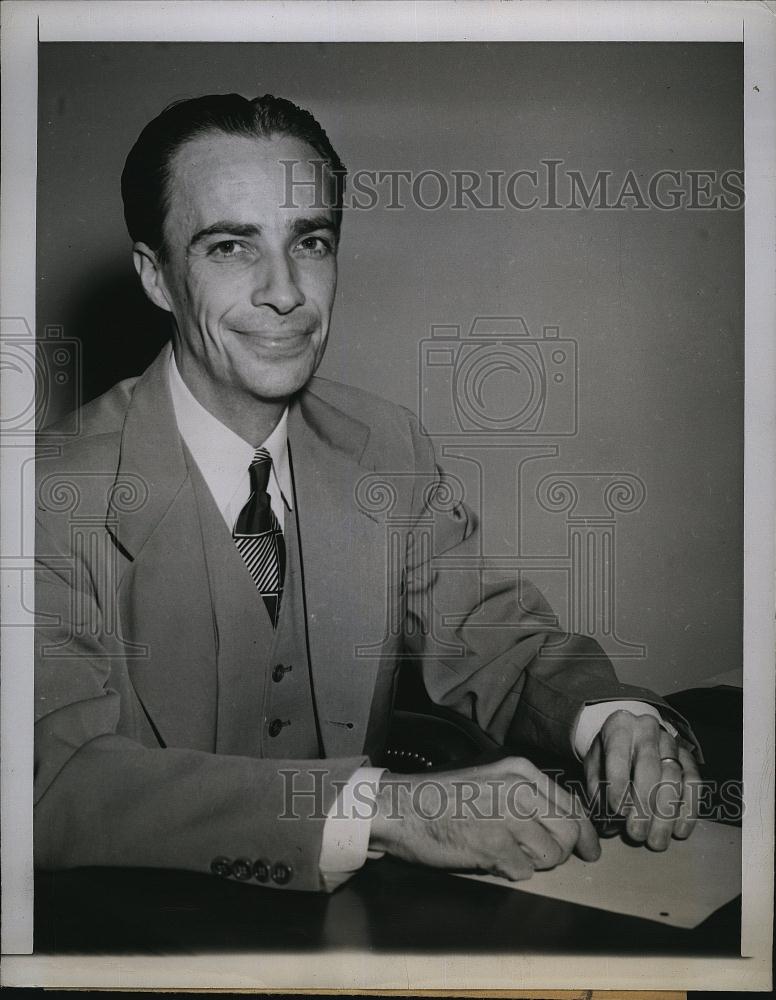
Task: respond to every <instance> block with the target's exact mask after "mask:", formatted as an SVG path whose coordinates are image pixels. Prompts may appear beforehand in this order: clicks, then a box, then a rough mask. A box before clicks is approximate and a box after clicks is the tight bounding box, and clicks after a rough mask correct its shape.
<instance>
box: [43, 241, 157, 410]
mask: <svg viewBox="0 0 776 1000" xmlns="http://www.w3.org/2000/svg"><path fill="white" fill-rule="evenodd" d="M62 306H63V309H62V315H63V318H64V322H63V326H64V334H65V336H66V337H68V338H74V339H77V340H78V341H79V342H80V354H81V359H80V363H81V366H82V367H81V402H82V403H88V402H89V401H90V400H92V399H94V398H95V397H97V396H99V395H101V394H102V393H104V392H107V390H108V389H110V388H111V386H113V385H115V384H116V382H119V381H121V380H122V379H125V378H130V377H131V376H134V375H139V374H140V373H141V372H143V371H144V370H145V369H146V368H147V367H148V365H149V364H150V363H151V362H152V361H153V359H154V358H155V357H156V355H157V354H158V353H159V351H160V349H161V347H162V345H163V344H164V342H165V341H166V340H167V339H168V338H169V336H170V322H171V321H170V317H169V315H168V314H167V313H165V312H164V311H163V310H161V309H157V308H156V306H154V305H152V304H151V303H150V302H149V301H148V299H147V298H146V297H145V294H144V293H143V290H142V288H141V287H140V284H139V282H138V280H137V278H136V276H135V274H134V272H132V271H131V270H129V271H128V269H127V265H126V261H125V260H118V259H114V260H113V261H110V262H108V263H106V265H105V266H104V267H103V268H102V270H99V271H96V272H95V271H91V272H90V273H89V276H88V278H87V279H86V280H84V281H83V282H82V283H81V284H80V285H79V286H77V287H76V288H75V289H73V290H72V292H71V293H70V295H69V296H68V297H67V298H66V299H65V301H63V303H62ZM69 408H70V407H69V406H68V405H67V403H66V401H65V400H62V405H61V407H60V411H61V412H60V415H62V414H64V413H65V412H66V410H67V409H69Z"/></svg>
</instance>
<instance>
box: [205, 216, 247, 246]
mask: <svg viewBox="0 0 776 1000" xmlns="http://www.w3.org/2000/svg"><path fill="white" fill-rule="evenodd" d="M219 234H224V235H225V234H228V235H229V236H260V235H261V226H254V225H253V224H252V223H249V222H248V223H246V222H232V221H231V220H230V219H222V220H221V221H219V222H214V223H213V225H212V226H206V227H205V228H204V229H200V230H198V231H197V232H196V233H194V235H193V236H192V237H191V240H190V242H189V246H190V247H193V246H196V244H197V243H201V242H202V240H206V239H207V238H208V236H217V235H219Z"/></svg>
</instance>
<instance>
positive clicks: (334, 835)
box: [318, 767, 385, 889]
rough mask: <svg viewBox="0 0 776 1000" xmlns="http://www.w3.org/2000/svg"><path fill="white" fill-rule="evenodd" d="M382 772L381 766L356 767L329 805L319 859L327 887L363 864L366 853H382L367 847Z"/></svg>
mask: <svg viewBox="0 0 776 1000" xmlns="http://www.w3.org/2000/svg"><path fill="white" fill-rule="evenodd" d="M384 772H385V768H384V767H359V768H358V769H357V770H356V771H354V772H353V774H352V775H351V776H350V778H349V779H348V782H347V784H345V785H343V787H342V790H341V791H340V793H339V795H338V796H337V798H336V799H335V800H334V803H333V804H332V806H331V808H330V809H329V812H328V814H327V816H326V821H325V823H324V824H323V840H322V842H321V854H320V859H319V861H318V867H319V869H320V872H321V876H322V877H323V879H324V881H325V882H326V885H327V887H328V888H332V889H333V888H336V887H337V885H339V884H340V883H341V882H344V881H345V880H346V879H348V878H349V877H350V876H351V875H352V874H353V873H354V872H356V871H358V869H359V868H361V867H363V865H364V862H365V861H366V859H367V856H369V857H376V858H379V857H382V854H381V853H379V852H377V851H370V850H369V835H370V833H371V830H372V819H373V818H374V815H375V812H376V809H377V786H378V785H379V784H380V778H382V776H383V774H384Z"/></svg>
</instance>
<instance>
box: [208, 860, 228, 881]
mask: <svg viewBox="0 0 776 1000" xmlns="http://www.w3.org/2000/svg"><path fill="white" fill-rule="evenodd" d="M210 870H211V872H212V873H213V874H214V875H218V876H219V877H220V878H229V876H230V875H231V874H232V862H231V861H230V860H229V858H223V857H220V858H213V860H212V861H211V862H210Z"/></svg>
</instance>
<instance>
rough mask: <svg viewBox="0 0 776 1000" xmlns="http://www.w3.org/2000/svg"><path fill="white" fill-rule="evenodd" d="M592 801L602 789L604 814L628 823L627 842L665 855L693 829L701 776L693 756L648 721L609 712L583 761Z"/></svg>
mask: <svg viewBox="0 0 776 1000" xmlns="http://www.w3.org/2000/svg"><path fill="white" fill-rule="evenodd" d="M584 763H585V777H586V780H587V789H588V793H589V795H590V796H591V799H592V800H595V797H596V795H598V794H599V788H600V786H601V784H602V783H605V784H604V787H605V789H606V804H607V806H608V811H609V812H611V813H615V814H618V815H622V816H625V817H627V820H626V824H625V830H626V833H627V834H628V836H629V837H630V838H631V839H633V840H635V841H637V842H639V843H644V842H646V844H647V846H648V847H650V848H652V850H653V851H664V850H665V849H666V848H667V847H668V845H669V843H670V840H671V837H672V836H673V837H676V838H678V839H680V840H683V839H685V838H686V837H689V836H690V834H691V833H692V829H693V827H694V826H695V820H696V815H695V809H696V804H697V802H698V796H697V794H696V792H697V787H694V786H697V785H698V784H699V783H700V780H701V776H700V774H699V772H698V767H697V765H696V763H695V759H694V757H693V755H692V753H691V752H690V751H689V750H688V749H687V748H686V747H684V746H682V745H681V744H680V743H679V742H678V741H677V740H675V739H674V737H673V736H671V735H670V734H669V733H667V732H666V731H665V730H664V729H662V728H661V726H660V723H659V722H658V721H657V719H655V718H654V717H653V716H651V715H632V714H631V713H630V712H626V711H622V710H620V711H617V712H614V713H613V714H612V715H610V716H609V718H608V719H607V720H606V722H605V723H604V725H603V726H602V728H601V732H600V733H599V734H598V736H597V737H596V739H595V740H593V743H592V745H591V747H590V749H589V750H588V752H587V755H586V756H585V762H584Z"/></svg>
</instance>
